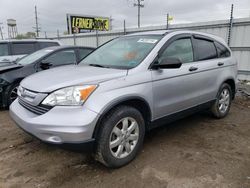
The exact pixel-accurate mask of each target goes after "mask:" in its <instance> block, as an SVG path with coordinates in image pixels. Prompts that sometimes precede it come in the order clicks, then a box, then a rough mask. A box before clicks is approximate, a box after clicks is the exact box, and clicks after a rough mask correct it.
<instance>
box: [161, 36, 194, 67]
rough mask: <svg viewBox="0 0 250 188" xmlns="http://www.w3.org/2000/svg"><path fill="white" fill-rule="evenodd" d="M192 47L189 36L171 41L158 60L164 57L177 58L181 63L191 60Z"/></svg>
mask: <svg viewBox="0 0 250 188" xmlns="http://www.w3.org/2000/svg"><path fill="white" fill-rule="evenodd" d="M193 57H194V56H193V48H192V42H191V39H190V38H183V39H178V40H176V41H174V42H172V43H171V44H170V45H169V46H168V47H167V48H166V49H165V51H164V52H163V53H162V55H161V57H160V59H159V61H161V60H162V59H164V58H178V59H179V60H181V62H182V63H189V62H192V61H193Z"/></svg>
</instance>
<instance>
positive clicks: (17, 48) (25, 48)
mask: <svg viewBox="0 0 250 188" xmlns="http://www.w3.org/2000/svg"><path fill="white" fill-rule="evenodd" d="M11 49H12V55H25V54H30V53H32V52H34V51H36V46H35V43H12V44H11Z"/></svg>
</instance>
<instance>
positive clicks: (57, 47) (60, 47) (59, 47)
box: [42, 45, 95, 51]
mask: <svg viewBox="0 0 250 188" xmlns="http://www.w3.org/2000/svg"><path fill="white" fill-rule="evenodd" d="M68 48H82V49H93V50H94V49H95V48H93V47H87V46H73V45H62V46H50V47H47V48H43V49H42V50H44V49H46V50H53V51H54V50H62V49H68Z"/></svg>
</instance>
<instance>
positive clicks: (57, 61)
mask: <svg viewBox="0 0 250 188" xmlns="http://www.w3.org/2000/svg"><path fill="white" fill-rule="evenodd" d="M44 61H45V62H48V63H51V64H52V65H53V66H59V65H67V64H75V63H76V55H75V51H74V50H62V51H59V52H55V53H54V54H52V55H50V56H49V57H47V58H46V59H44Z"/></svg>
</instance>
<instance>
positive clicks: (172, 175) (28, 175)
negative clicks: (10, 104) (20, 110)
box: [0, 97, 250, 188]
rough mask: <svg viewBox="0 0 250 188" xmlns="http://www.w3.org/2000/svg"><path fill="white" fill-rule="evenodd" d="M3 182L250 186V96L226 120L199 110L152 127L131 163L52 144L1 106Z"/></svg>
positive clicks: (170, 187) (0, 176)
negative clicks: (115, 165) (112, 165)
mask: <svg viewBox="0 0 250 188" xmlns="http://www.w3.org/2000/svg"><path fill="white" fill-rule="evenodd" d="M0 130H1V131H0V187H1V188H2V187H3V188H5V187H13V188H14V187H18V188H19V187H25V188H29V187H39V188H42V187H137V188H139V187H168V188H189V187H190V188H203V187H205V188H211V187H213V188H216V187H218V188H228V187H232V188H250V100H249V99H244V98H242V97H241V98H240V97H237V99H236V100H235V101H234V102H233V105H232V109H231V112H230V114H229V115H228V116H227V117H226V118H224V119H221V120H216V119H213V118H212V117H211V116H209V115H208V114H206V113H201V114H196V115H193V116H191V117H188V118H185V119H183V120H180V121H177V122H175V123H173V124H170V125H166V126H163V127H160V128H157V129H155V130H153V131H151V132H150V133H149V134H148V135H147V136H146V139H145V143H144V147H143V151H142V152H141V153H140V154H139V156H138V157H137V158H136V159H135V160H134V161H133V162H132V163H130V164H129V165H127V166H125V167H123V168H120V169H116V170H112V169H107V168H105V167H104V166H102V165H101V164H99V163H98V162H96V161H94V160H93V159H92V158H91V157H90V156H89V155H88V154H87V153H81V152H73V151H68V150H64V149H61V148H58V147H56V146H51V145H46V144H44V143H42V142H40V141H38V140H37V139H34V138H32V137H30V136H29V135H27V134H26V133H24V132H23V131H22V130H20V129H19V128H17V127H16V126H15V124H14V122H13V121H12V120H11V119H10V117H9V114H8V111H0Z"/></svg>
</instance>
